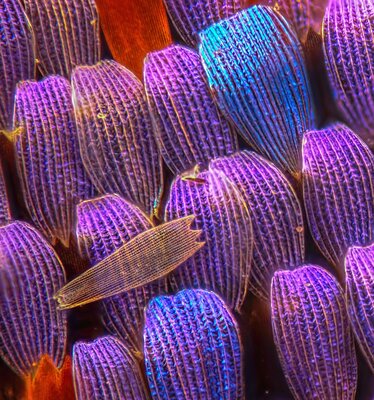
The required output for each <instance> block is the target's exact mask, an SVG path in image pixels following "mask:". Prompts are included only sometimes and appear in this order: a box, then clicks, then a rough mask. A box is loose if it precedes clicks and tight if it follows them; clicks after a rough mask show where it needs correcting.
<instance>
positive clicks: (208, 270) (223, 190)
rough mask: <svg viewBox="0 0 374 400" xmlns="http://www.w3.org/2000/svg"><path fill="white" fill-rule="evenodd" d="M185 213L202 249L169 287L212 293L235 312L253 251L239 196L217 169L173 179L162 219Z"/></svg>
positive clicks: (247, 218)
mask: <svg viewBox="0 0 374 400" xmlns="http://www.w3.org/2000/svg"><path fill="white" fill-rule="evenodd" d="M188 215H195V221H194V223H193V225H194V226H193V228H194V229H199V230H201V231H202V234H201V237H200V240H201V241H203V242H205V246H204V247H203V248H201V249H200V250H199V251H198V252H197V253H195V255H193V256H192V257H191V258H190V259H188V260H187V261H186V262H185V263H183V264H182V265H180V266H179V267H178V268H177V269H176V270H175V271H173V272H172V273H171V275H170V277H171V283H172V286H173V287H174V288H178V289H184V288H203V289H209V290H213V291H214V292H216V293H218V294H219V295H220V296H221V297H222V298H223V299H224V301H225V302H226V303H227V305H228V306H229V307H230V308H231V309H235V310H237V311H239V310H240V308H241V306H242V304H243V301H244V298H245V295H246V293H247V288H248V281H249V274H250V268H251V261H252V247H253V233H252V224H251V219H250V215H249V211H248V209H247V206H246V204H245V200H244V198H243V197H242V195H241V194H240V192H239V190H238V188H237V187H236V186H235V185H234V184H233V183H232V182H231V181H230V180H229V179H228V178H227V177H226V176H225V175H224V174H223V173H222V172H221V171H218V170H215V169H210V170H209V171H205V172H201V173H198V174H196V175H195V176H191V177H188V176H178V177H177V178H176V179H175V180H174V181H173V183H172V186H171V189H170V194H169V199H168V202H167V204H166V210H165V220H166V221H171V220H173V219H176V218H181V217H185V216H188Z"/></svg>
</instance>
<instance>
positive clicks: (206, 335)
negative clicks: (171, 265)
mask: <svg viewBox="0 0 374 400" xmlns="http://www.w3.org/2000/svg"><path fill="white" fill-rule="evenodd" d="M144 355H145V367H146V375H147V378H148V383H149V387H150V390H151V395H152V398H153V399H182V398H183V399H184V398H188V399H193V400H197V399H201V400H203V399H217V400H218V399H227V400H230V399H232V400H234V399H235V400H240V399H243V398H244V381H243V376H242V367H243V364H242V362H243V361H242V349H241V344H240V338H239V331H238V326H237V324H236V322H235V320H234V318H233V316H232V315H231V314H230V312H229V311H228V309H227V307H226V305H225V304H224V303H223V301H222V300H221V299H220V298H219V297H218V296H217V295H216V294H214V293H212V292H207V291H204V290H183V291H181V292H179V293H177V294H176V295H175V296H160V297H156V298H155V299H153V300H152V301H151V302H150V304H149V305H148V307H147V310H146V322H145V328H144Z"/></svg>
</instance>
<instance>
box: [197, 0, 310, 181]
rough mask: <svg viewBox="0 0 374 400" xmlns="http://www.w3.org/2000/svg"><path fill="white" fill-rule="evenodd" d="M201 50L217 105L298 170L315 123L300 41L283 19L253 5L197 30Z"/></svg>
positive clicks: (261, 146)
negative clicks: (304, 143)
mask: <svg viewBox="0 0 374 400" xmlns="http://www.w3.org/2000/svg"><path fill="white" fill-rule="evenodd" d="M200 38H201V44H200V47H199V48H200V54H201V56H202V61H203V65H204V68H205V71H206V73H207V76H208V82H209V85H210V87H211V89H212V91H213V93H214V95H215V97H216V99H217V101H218V104H219V106H220V108H221V109H222V110H223V111H224V112H225V114H226V115H227V116H228V117H229V118H230V119H231V120H232V121H233V123H234V124H235V125H236V127H237V128H238V129H239V133H240V134H241V135H242V136H243V138H244V139H245V140H246V141H247V142H248V143H249V144H250V145H251V146H252V147H253V148H254V149H255V150H257V151H258V152H259V153H261V154H263V155H265V156H266V157H267V158H269V159H270V160H272V161H273V162H274V163H275V164H276V165H277V166H278V167H280V168H281V169H282V170H287V171H289V172H291V173H292V174H294V175H295V176H297V174H298V172H299V171H300V165H301V141H302V136H303V133H304V132H305V131H307V130H309V129H313V128H314V126H315V115H314V106H313V101H312V95H311V89H310V85H309V81H308V76H307V71H306V67H305V63H304V59H303V54H302V49H301V45H300V43H299V41H298V38H297V37H296V34H295V32H294V31H293V29H292V28H291V27H290V25H289V24H288V23H287V21H286V20H285V19H284V18H283V17H282V16H281V15H280V14H278V13H277V12H275V11H274V10H272V9H271V8H270V7H263V6H254V7H251V8H249V9H247V10H244V11H241V12H239V13H237V14H236V15H235V16H233V17H231V18H229V19H227V20H223V21H221V22H219V23H217V24H215V25H213V26H211V27H209V28H207V29H206V30H205V31H202V32H201V33H200Z"/></svg>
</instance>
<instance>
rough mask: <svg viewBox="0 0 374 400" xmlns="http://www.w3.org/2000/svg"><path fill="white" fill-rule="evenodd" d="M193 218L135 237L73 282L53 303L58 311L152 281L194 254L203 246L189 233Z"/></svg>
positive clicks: (195, 232)
mask: <svg viewBox="0 0 374 400" xmlns="http://www.w3.org/2000/svg"><path fill="white" fill-rule="evenodd" d="M193 220H194V216H187V217H185V218H180V219H176V220H174V221H171V222H167V223H164V224H162V225H159V226H157V227H155V228H152V229H148V230H147V231H145V232H142V233H140V234H139V235H137V236H135V237H134V238H133V239H132V240H130V241H129V242H128V243H126V244H124V245H123V246H121V247H120V248H119V249H117V250H116V251H115V252H113V253H112V254H111V255H109V256H108V257H106V258H104V259H103V260H102V261H100V262H99V263H98V264H96V265H95V266H94V267H92V268H90V269H89V270H88V271H86V272H84V273H83V274H81V275H80V276H78V277H77V278H75V279H73V280H72V281H71V282H69V283H68V284H67V285H65V286H64V287H63V288H62V289H61V290H59V291H58V292H57V293H56V295H55V299H56V300H57V302H58V303H59V308H60V309H67V308H73V307H77V306H80V305H83V304H87V303H91V302H93V301H96V300H100V299H104V298H106V297H110V296H114V295H116V294H119V293H121V292H124V291H128V290H131V289H134V288H137V287H140V286H142V285H145V284H148V283H150V282H152V281H155V280H157V279H159V278H161V277H163V276H164V275H166V274H168V273H169V272H171V271H173V270H174V269H175V268H176V267H178V266H179V265H180V264H181V263H183V262H184V261H186V260H187V259H188V258H190V257H191V256H192V255H193V254H195V253H196V252H197V251H198V250H199V249H201V247H203V246H204V242H198V241H197V239H198V237H199V235H200V231H198V230H192V229H191V224H192V222H193Z"/></svg>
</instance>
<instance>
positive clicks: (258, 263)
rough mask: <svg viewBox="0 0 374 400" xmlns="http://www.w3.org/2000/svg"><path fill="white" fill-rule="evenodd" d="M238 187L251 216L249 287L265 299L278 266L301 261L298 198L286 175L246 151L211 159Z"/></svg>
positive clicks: (289, 265)
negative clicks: (251, 247)
mask: <svg viewBox="0 0 374 400" xmlns="http://www.w3.org/2000/svg"><path fill="white" fill-rule="evenodd" d="M211 166H212V167H213V168H214V169H217V170H221V171H222V172H224V173H225V174H226V175H227V176H228V178H229V179H230V180H231V181H232V182H234V183H235V184H236V185H237V187H238V189H239V190H240V192H241V194H242V196H243V198H244V200H245V201H246V204H247V205H248V209H249V212H250V215H251V221H252V226H253V238H254V241H253V244H254V246H253V259H252V269H251V274H250V281H249V288H250V289H251V291H252V292H253V293H255V294H256V295H257V296H259V297H261V298H264V299H267V298H268V297H269V292H270V283H271V278H272V277H273V274H274V272H275V271H276V270H277V269H293V268H295V267H297V266H299V265H301V264H302V263H303V261H304V224H303V217H302V209H301V205H300V203H299V200H298V198H297V196H296V194H295V192H294V190H293V188H292V186H291V185H290V183H289V182H288V180H287V179H286V177H285V176H284V175H283V174H282V173H281V172H280V171H279V170H278V169H277V168H276V167H274V166H273V165H272V164H271V163H269V162H268V161H266V160H265V159H264V158H263V157H261V156H259V155H258V154H256V153H254V152H250V151H247V150H244V151H241V152H238V153H236V154H234V155H232V156H230V157H222V158H219V159H217V160H214V161H212V162H211Z"/></svg>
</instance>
